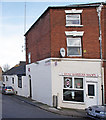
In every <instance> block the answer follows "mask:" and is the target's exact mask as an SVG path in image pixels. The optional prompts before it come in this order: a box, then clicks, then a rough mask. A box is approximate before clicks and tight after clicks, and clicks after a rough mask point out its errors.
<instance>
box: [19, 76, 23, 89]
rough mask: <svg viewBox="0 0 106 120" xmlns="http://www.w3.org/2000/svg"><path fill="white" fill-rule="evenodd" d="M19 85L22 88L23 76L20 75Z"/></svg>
mask: <svg viewBox="0 0 106 120" xmlns="http://www.w3.org/2000/svg"><path fill="white" fill-rule="evenodd" d="M18 87H19V88H22V76H18Z"/></svg>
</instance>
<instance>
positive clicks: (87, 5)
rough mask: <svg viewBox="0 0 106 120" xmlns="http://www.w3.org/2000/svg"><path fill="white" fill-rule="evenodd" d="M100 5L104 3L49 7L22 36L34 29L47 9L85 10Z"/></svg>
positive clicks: (104, 3) (105, 3)
mask: <svg viewBox="0 0 106 120" xmlns="http://www.w3.org/2000/svg"><path fill="white" fill-rule="evenodd" d="M101 4H103V5H106V2H97V3H89V4H71V5H67V6H50V7H48V8H47V9H46V10H45V11H44V13H43V14H42V15H41V16H40V17H39V18H38V19H37V20H36V21H35V23H34V24H33V25H32V26H31V27H30V28H29V30H28V31H27V32H26V33H25V34H24V36H26V35H27V33H28V32H29V31H30V30H31V29H32V28H33V27H34V25H35V24H36V23H37V22H38V21H39V19H40V18H41V17H43V15H44V14H45V13H46V12H47V11H48V10H49V9H58V8H82V7H83V8H85V7H98V6H100V5H101Z"/></svg>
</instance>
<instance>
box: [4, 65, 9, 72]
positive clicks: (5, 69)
mask: <svg viewBox="0 0 106 120" xmlns="http://www.w3.org/2000/svg"><path fill="white" fill-rule="evenodd" d="M9 69H10V66H9V65H8V64H5V65H3V71H4V72H6V71H8V70H9Z"/></svg>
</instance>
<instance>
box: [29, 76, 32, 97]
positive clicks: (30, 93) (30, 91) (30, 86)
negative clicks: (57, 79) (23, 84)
mask: <svg viewBox="0 0 106 120" xmlns="http://www.w3.org/2000/svg"><path fill="white" fill-rule="evenodd" d="M29 97H32V85H31V76H30V75H29Z"/></svg>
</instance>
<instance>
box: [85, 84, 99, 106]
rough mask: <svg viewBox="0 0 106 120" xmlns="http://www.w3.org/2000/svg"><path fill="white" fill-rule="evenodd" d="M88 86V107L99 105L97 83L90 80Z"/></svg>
mask: <svg viewBox="0 0 106 120" xmlns="http://www.w3.org/2000/svg"><path fill="white" fill-rule="evenodd" d="M86 88H87V89H86V107H88V106H91V105H97V92H98V90H97V83H90V82H88V83H87V84H86Z"/></svg>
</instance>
